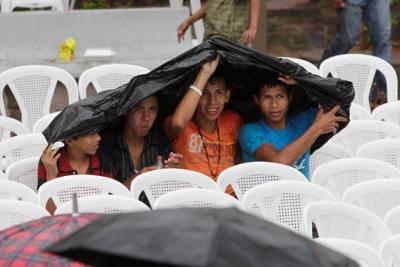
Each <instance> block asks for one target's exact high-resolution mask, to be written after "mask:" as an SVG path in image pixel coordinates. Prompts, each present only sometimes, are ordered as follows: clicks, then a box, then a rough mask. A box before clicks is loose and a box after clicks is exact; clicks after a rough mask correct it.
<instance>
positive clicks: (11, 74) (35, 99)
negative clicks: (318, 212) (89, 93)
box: [0, 65, 78, 130]
mask: <svg viewBox="0 0 400 267" xmlns="http://www.w3.org/2000/svg"><path fill="white" fill-rule="evenodd" d="M57 82H60V83H62V84H64V85H65V87H66V89H67V92H68V103H69V104H72V103H73V102H75V101H78V86H77V84H76V81H75V79H74V77H72V75H71V74H69V73H68V72H66V71H65V70H63V69H60V68H56V67H51V66H42V65H27V66H21V67H16V68H12V69H8V70H6V71H3V72H2V73H0V111H1V113H2V114H6V108H5V105H4V99H3V91H4V88H5V87H6V86H8V87H9V88H10V90H11V92H12V94H13V95H14V97H15V99H16V101H17V103H18V107H19V109H20V110H21V120H22V123H23V124H25V125H26V126H27V127H28V128H29V129H30V130H32V128H33V125H34V124H35V122H36V121H37V120H38V119H40V118H42V117H43V116H44V115H47V114H49V112H50V105H51V100H52V97H53V95H54V91H55V88H56V85H57Z"/></svg>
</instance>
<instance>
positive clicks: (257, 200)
mask: <svg viewBox="0 0 400 267" xmlns="http://www.w3.org/2000/svg"><path fill="white" fill-rule="evenodd" d="M320 200H331V201H335V200H336V198H335V197H334V196H333V195H332V193H331V192H329V191H328V190H326V189H325V188H322V187H320V186H318V185H315V184H311V183H309V182H300V181H274V182H269V183H265V184H262V185H258V186H256V187H253V188H251V189H249V190H248V191H247V192H246V193H245V194H244V196H243V201H242V205H243V207H244V209H245V210H247V211H249V212H251V213H253V214H255V215H258V216H261V217H263V218H266V219H269V220H272V221H274V222H277V223H279V224H284V225H286V226H289V228H291V229H292V230H294V231H296V232H302V233H305V229H304V225H303V221H302V220H303V209H304V207H305V205H306V204H308V203H311V202H314V201H320ZM310 237H312V236H310Z"/></svg>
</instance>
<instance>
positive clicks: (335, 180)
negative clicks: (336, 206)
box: [311, 158, 400, 199]
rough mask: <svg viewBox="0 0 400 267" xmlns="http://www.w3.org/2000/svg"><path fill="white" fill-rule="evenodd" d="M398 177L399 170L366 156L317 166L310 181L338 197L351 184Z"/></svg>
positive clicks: (340, 196)
mask: <svg viewBox="0 0 400 267" xmlns="http://www.w3.org/2000/svg"><path fill="white" fill-rule="evenodd" d="M397 177H399V178H400V171H399V170H398V169H396V168H394V167H393V166H391V165H390V164H387V163H385V162H382V161H379V160H374V159H367V158H346V159H337V160H333V161H330V162H327V163H325V164H322V165H321V166H319V167H318V168H317V169H316V170H315V171H314V174H313V176H312V178H311V182H312V183H314V184H317V185H320V186H322V187H324V188H326V189H328V190H329V191H331V192H332V193H333V194H334V195H335V196H336V197H337V198H338V199H342V196H343V193H344V192H345V191H346V189H347V188H349V187H350V186H352V185H355V184H358V183H361V182H364V181H368V180H373V179H382V178H397Z"/></svg>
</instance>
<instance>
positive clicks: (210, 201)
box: [153, 188, 242, 209]
mask: <svg viewBox="0 0 400 267" xmlns="http://www.w3.org/2000/svg"><path fill="white" fill-rule="evenodd" d="M181 207H192V208H227V207H236V208H241V207H242V205H241V204H240V202H239V201H238V200H237V199H236V198H234V197H232V196H230V195H228V194H226V193H223V192H218V191H214V190H209V189H203V188H188V189H180V190H177V191H173V192H169V193H166V194H165V195H162V196H160V197H159V198H157V200H156V201H155V202H154V207H153V208H154V209H169V208H181Z"/></svg>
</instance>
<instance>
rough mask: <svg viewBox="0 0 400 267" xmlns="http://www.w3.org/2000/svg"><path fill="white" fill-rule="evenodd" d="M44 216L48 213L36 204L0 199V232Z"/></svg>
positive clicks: (48, 214)
mask: <svg viewBox="0 0 400 267" xmlns="http://www.w3.org/2000/svg"><path fill="white" fill-rule="evenodd" d="M46 216H50V213H49V212H48V211H47V210H45V209H44V208H42V207H40V206H39V205H37V204H33V203H30V202H26V201H18V200H9V199H0V230H3V229H5V228H8V227H11V226H14V225H17V224H20V223H24V222H28V221H32V220H35V219H39V218H42V217H46Z"/></svg>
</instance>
